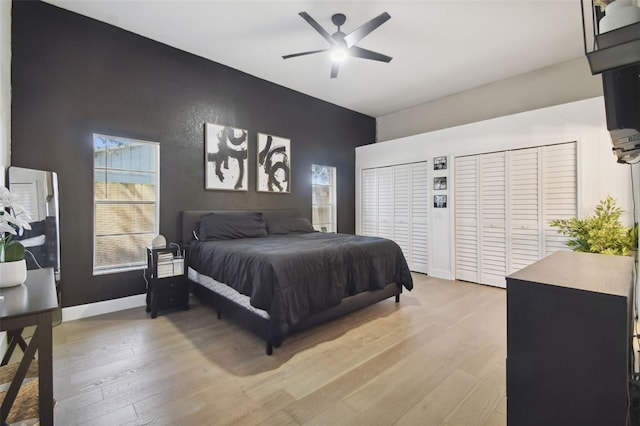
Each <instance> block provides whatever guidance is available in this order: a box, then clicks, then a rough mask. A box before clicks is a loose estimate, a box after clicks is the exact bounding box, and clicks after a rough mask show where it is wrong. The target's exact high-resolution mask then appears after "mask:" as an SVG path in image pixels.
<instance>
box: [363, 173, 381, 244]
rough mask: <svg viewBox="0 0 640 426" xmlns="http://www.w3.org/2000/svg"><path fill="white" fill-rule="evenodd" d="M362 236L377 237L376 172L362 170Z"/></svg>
mask: <svg viewBox="0 0 640 426" xmlns="http://www.w3.org/2000/svg"><path fill="white" fill-rule="evenodd" d="M361 232H362V235H368V236H370V237H373V236H376V235H378V172H377V170H376V169H364V170H362V229H361Z"/></svg>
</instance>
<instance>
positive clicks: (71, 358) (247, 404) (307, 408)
mask: <svg viewBox="0 0 640 426" xmlns="http://www.w3.org/2000/svg"><path fill="white" fill-rule="evenodd" d="M414 282H415V288H414V290H413V291H412V292H404V293H403V294H402V297H401V300H400V304H395V303H394V301H393V299H389V300H385V301H383V302H380V303H378V304H376V305H374V306H371V307H368V308H366V309H364V310H361V311H359V312H356V313H353V314H351V315H348V316H346V317H344V318H341V319H338V320H335V321H333V322H330V323H328V324H323V325H321V326H319V327H316V328H314V329H311V330H309V331H306V332H303V333H299V334H297V335H294V336H291V337H290V338H288V339H287V340H285V343H284V344H283V346H281V347H280V348H277V349H275V350H274V354H273V356H270V357H269V356H266V355H265V353H264V344H263V342H262V341H261V340H259V339H258V338H257V337H254V336H253V335H252V334H250V333H249V332H246V331H244V330H242V329H240V328H238V327H237V326H236V325H234V324H233V323H231V322H230V321H225V320H224V319H222V320H218V319H217V318H216V314H215V312H214V311H213V310H212V309H210V308H209V307H207V306H201V305H199V304H197V300H195V299H193V298H192V309H191V310H190V311H173V312H168V313H166V314H162V315H159V316H158V318H156V319H154V320H151V319H149V317H148V314H146V313H145V310H144V308H137V309H131V310H127V311H121V312H117V313H112V314H108V315H101V316H96V317H92V318H86V319H82V320H77V321H71V322H66V323H63V324H61V325H59V326H58V327H56V328H54V395H55V398H56V400H57V401H58V405H57V408H56V414H55V419H56V424H57V425H78V424H88V425H109V426H113V425H217V424H239V425H245V424H246V425H252V424H261V425H262V424H264V425H298V424H305V425H307V424H309V425H343V424H345V425H391V424H399V425H504V424H506V398H505V356H506V293H505V291H504V290H503V289H497V288H492V287H486V286H482V285H477V284H469V283H462V282H453V281H446V280H440V279H436V278H431V277H427V276H425V275H420V274H414Z"/></svg>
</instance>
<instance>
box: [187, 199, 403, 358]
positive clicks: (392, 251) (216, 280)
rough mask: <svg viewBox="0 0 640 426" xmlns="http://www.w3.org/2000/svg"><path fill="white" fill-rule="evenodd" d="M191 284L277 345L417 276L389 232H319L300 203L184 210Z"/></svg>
mask: <svg viewBox="0 0 640 426" xmlns="http://www.w3.org/2000/svg"><path fill="white" fill-rule="evenodd" d="M181 217H182V224H181V229H182V242H183V244H184V245H185V246H187V247H188V251H187V253H188V255H187V267H188V276H189V279H190V281H192V282H193V285H192V292H193V293H194V294H195V295H196V296H197V297H198V298H199V299H200V300H201V301H203V302H204V303H206V304H209V305H212V306H213V307H214V309H215V310H216V311H217V312H218V318H221V317H222V316H224V317H225V318H230V319H232V320H234V321H236V322H238V323H239V324H240V325H242V326H243V327H245V328H247V329H249V330H250V331H252V332H254V333H256V334H257V335H258V336H260V337H261V338H262V339H264V340H265V342H266V352H267V354H268V355H271V354H272V353H273V348H274V347H279V346H280V345H281V344H282V342H283V341H284V339H285V338H286V337H287V336H289V335H291V334H292V333H295V332H297V331H301V330H304V329H307V328H309V327H312V326H315V325H317V324H320V323H323V322H326V321H328V320H331V319H333V318H336V317H338V316H342V315H345V314H347V313H350V312H353V311H355V310H357V309H361V308H363V307H365V306H368V305H371V304H373V303H377V302H379V301H381V300H384V299H387V298H390V297H395V300H396V303H398V302H399V300H400V294H401V293H402V289H403V288H405V289H407V290H411V289H412V288H413V282H412V278H411V273H410V271H409V268H408V266H407V262H406V260H405V258H404V256H403V254H402V251H401V249H400V247H399V246H398V245H397V244H396V243H395V242H393V241H391V240H386V239H383V238H375V237H363V236H357V235H350V234H336V233H326V232H315V231H314V230H313V227H312V226H311V224H310V223H309V221H308V220H307V219H304V218H301V217H300V215H298V214H297V213H296V212H295V211H291V210H270V211H183V212H182V215H181Z"/></svg>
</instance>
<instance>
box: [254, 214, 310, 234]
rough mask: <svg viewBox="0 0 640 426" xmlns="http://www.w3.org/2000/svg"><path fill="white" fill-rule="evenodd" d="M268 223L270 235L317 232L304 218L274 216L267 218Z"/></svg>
mask: <svg viewBox="0 0 640 426" xmlns="http://www.w3.org/2000/svg"><path fill="white" fill-rule="evenodd" d="M266 222H267V231H268V232H269V235H274V234H302V233H307V232H315V229H313V225H311V222H309V220H308V219H305V218H303V217H284V216H274V217H269V218H267V219H266Z"/></svg>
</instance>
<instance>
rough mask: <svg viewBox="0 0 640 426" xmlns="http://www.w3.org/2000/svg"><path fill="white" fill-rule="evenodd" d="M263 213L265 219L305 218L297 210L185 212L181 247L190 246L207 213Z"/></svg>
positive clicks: (181, 229) (183, 213)
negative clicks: (199, 223)
mask: <svg viewBox="0 0 640 426" xmlns="http://www.w3.org/2000/svg"><path fill="white" fill-rule="evenodd" d="M251 212H262V214H263V215H264V217H265V218H267V217H274V216H286V217H303V216H300V213H299V212H298V211H297V210H293V209H281V210H183V211H182V215H181V216H182V223H181V227H180V231H181V232H180V236H181V245H183V246H184V245H188V244H189V242H190V241H191V240H193V228H194V226H195V225H196V223H198V221H199V220H200V218H201V217H202V216H203V215H205V214H207V213H251Z"/></svg>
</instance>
